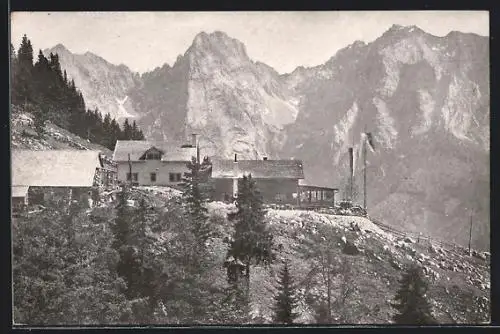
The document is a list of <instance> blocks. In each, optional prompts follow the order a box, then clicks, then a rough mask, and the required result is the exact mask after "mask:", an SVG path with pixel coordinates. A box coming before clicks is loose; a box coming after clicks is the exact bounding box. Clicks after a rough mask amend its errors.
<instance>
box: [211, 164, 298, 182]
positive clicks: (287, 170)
mask: <svg viewBox="0 0 500 334" xmlns="http://www.w3.org/2000/svg"><path fill="white" fill-rule="evenodd" d="M235 165H237V166H235ZM235 167H236V168H237V169H236V170H235ZM248 174H252V177H253V178H286V179H303V178H304V170H303V166H302V161H301V160H239V161H238V162H237V163H235V162H234V161H233V160H214V161H212V177H213V178H233V177H242V176H243V175H248Z"/></svg>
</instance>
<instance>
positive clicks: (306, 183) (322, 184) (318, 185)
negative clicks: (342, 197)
mask: <svg viewBox="0 0 500 334" xmlns="http://www.w3.org/2000/svg"><path fill="white" fill-rule="evenodd" d="M299 186H300V187H301V188H304V189H307V188H308V189H315V188H316V189H328V190H339V189H338V188H335V187H332V186H331V185H330V184H328V183H326V182H319V183H311V182H309V181H307V180H305V179H304V180H300V181H299Z"/></svg>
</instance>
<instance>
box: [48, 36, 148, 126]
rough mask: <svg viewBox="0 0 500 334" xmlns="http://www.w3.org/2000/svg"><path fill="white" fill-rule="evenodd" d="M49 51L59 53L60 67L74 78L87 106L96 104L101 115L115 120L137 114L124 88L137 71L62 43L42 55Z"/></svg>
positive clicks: (133, 82)
mask: <svg viewBox="0 0 500 334" xmlns="http://www.w3.org/2000/svg"><path fill="white" fill-rule="evenodd" d="M50 53H54V54H56V53H57V54H58V55H59V61H60V63H61V68H62V69H63V70H66V72H67V74H68V79H69V80H71V79H73V80H74V81H75V85H76V86H77V87H78V89H79V90H80V91H81V92H82V94H83V96H84V99H85V103H86V107H87V108H89V109H92V110H94V109H95V108H98V109H99V110H100V111H101V113H102V114H103V115H105V114H106V113H109V114H110V115H111V118H116V119H117V121H120V120H121V119H122V118H125V117H135V116H137V113H136V111H135V110H134V109H133V107H132V104H131V101H130V100H129V97H128V96H127V94H128V93H127V92H128V90H129V89H130V88H132V87H135V86H136V85H137V82H138V74H136V73H133V72H132V71H130V69H129V68H128V67H127V66H125V65H118V66H117V65H114V64H111V63H109V62H107V61H106V60H104V59H103V58H101V57H99V56H97V55H95V54H93V53H91V52H86V53H84V54H73V53H71V52H70V51H69V50H68V49H66V47H64V46H63V45H62V44H58V45H56V46H54V47H53V48H51V49H46V50H44V54H45V56H48V55H49V54H50ZM120 123H121V122H120Z"/></svg>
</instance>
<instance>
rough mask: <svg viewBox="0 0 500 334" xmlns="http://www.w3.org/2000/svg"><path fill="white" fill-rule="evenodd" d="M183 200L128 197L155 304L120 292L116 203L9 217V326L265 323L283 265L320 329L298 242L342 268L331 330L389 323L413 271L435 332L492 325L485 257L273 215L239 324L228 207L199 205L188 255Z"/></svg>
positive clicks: (344, 222) (146, 190)
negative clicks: (201, 219) (437, 326)
mask: <svg viewBox="0 0 500 334" xmlns="http://www.w3.org/2000/svg"><path fill="white" fill-rule="evenodd" d="M180 195H181V193H180V192H179V191H175V190H169V189H168V188H154V187H137V188H132V189H130V191H128V195H127V203H128V205H129V206H127V207H126V210H129V211H127V212H128V217H131V218H130V219H131V220H130V221H129V223H130V229H131V231H132V232H133V233H132V236H131V238H132V239H129V242H130V243H131V245H134V246H133V247H132V248H131V249H132V251H131V252H132V253H133V254H136V255H137V256H139V255H138V254H142V261H143V262H141V263H143V264H144V266H145V267H144V270H145V272H147V273H149V274H148V275H149V276H147V277H148V279H143V280H140V282H142V284H152V287H150V288H151V289H153V290H151V291H155V292H154V293H151V294H150V296H155V298H156V302H155V303H154V304H150V302H151V299H148V298H146V297H144V296H140V295H127V293H128V292H127V291H130V290H128V289H127V288H126V287H127V284H126V282H125V280H124V279H123V278H120V275H119V274H118V272H117V266H118V263H119V262H120V259H121V258H122V259H123V253H121V252H123V249H115V248H114V246H113V243H114V242H115V240H116V236H117V235H116V233H115V232H113V231H115V229H116V224H117V223H116V222H117V217H119V215H120V210H124V206H120V201H122V204H123V199H120V196H118V198H116V197H115V200H114V201H113V202H109V198H108V199H102V201H101V203H99V204H98V205H97V206H96V207H94V208H92V209H88V208H87V209H85V208H79V207H77V206H75V207H72V208H71V211H70V212H71V215H69V214H67V213H64V212H65V211H63V210H60V208H53V207H50V206H49V207H47V208H46V209H45V210H43V211H38V212H33V213H24V214H23V215H21V216H20V217H17V218H14V219H13V245H14V258H13V264H14V306H15V308H14V321H15V323H18V324H19V323H21V324H30V325H35V324H44V325H55V324H80V325H83V324H128V323H162V324H166V323H169V324H172V323H181V324H190V323H221V324H231V323H270V322H272V312H273V311H272V305H273V296H274V294H275V293H276V281H277V275H278V272H279V270H280V268H281V267H282V261H283V260H288V263H289V267H290V273H291V275H292V277H293V278H294V281H295V282H297V295H298V304H297V309H296V312H297V313H298V315H299V316H298V319H297V320H296V322H297V323H306V324H307V323H318V322H321V319H320V318H318V313H320V310H321V307H322V306H321V304H322V302H324V301H325V298H326V292H325V286H324V284H322V279H321V275H320V272H321V263H320V262H321V261H320V258H318V257H314V256H311V254H312V253H311V249H310V248H309V251H308V250H307V247H306V246H307V245H309V246H308V247H313V249H314V250H316V251H318V252H319V253H321V252H322V250H327V251H328V252H331V254H334V259H335V261H340V262H341V263H343V264H344V265H343V266H340V267H336V268H338V271H337V272H335V273H334V280H333V282H332V289H331V293H332V302H333V304H332V309H333V319H332V322H334V323H352V324H369V323H388V322H391V317H392V315H393V313H394V310H393V309H391V307H390V303H391V302H392V301H393V298H394V295H395V290H396V288H397V284H398V283H397V282H398V280H399V278H400V276H401V275H402V273H403V271H404V268H405V267H406V266H407V265H409V264H411V263H417V264H419V265H420V266H422V267H423V270H424V272H425V273H426V279H427V280H428V282H429V285H430V289H429V292H428V298H429V300H430V303H431V305H432V308H433V314H434V316H435V318H436V319H437V320H438V322H439V323H479V322H488V321H489V289H490V286H489V281H490V276H489V256H488V254H482V253H475V256H469V255H468V254H466V253H467V252H466V251H465V250H464V249H460V248H458V249H449V248H446V247H443V246H439V245H436V244H433V243H432V242H431V243H429V242H428V241H423V240H412V239H411V238H408V237H404V236H399V235H395V234H392V233H390V232H386V231H384V230H382V229H381V228H380V227H379V226H377V225H376V224H374V223H372V222H371V221H370V220H368V219H366V218H362V217H351V216H334V215H328V214H322V213H317V212H311V211H294V210H275V209H268V210H267V212H266V215H265V222H266V223H267V225H268V227H269V230H270V231H271V233H272V235H273V246H272V247H273V252H274V254H275V257H274V259H273V261H272V263H271V265H269V266H265V265H256V266H252V274H251V279H250V293H249V297H250V308H249V310H248V315H247V316H246V317H238V316H237V315H236V313H235V311H234V310H232V309H231V308H228V306H227V295H228V293H227V291H228V289H229V285H228V283H227V276H226V270H225V268H224V267H223V263H224V260H225V259H226V255H227V250H228V247H229V246H228V243H227V240H228V239H230V238H231V235H232V234H233V229H234V223H232V222H231V221H229V220H228V219H227V215H228V213H230V212H234V210H235V207H234V205H232V204H231V205H228V204H223V203H219V202H210V203H207V204H206V207H207V209H208V222H209V223H210V225H211V226H212V228H213V235H212V237H211V238H210V239H209V240H208V241H207V242H206V245H208V247H207V248H206V253H203V255H202V256H200V257H197V258H196V257H195V258H191V257H189V256H190V254H191V255H193V254H192V252H193V251H192V249H193V248H195V244H196V241H195V239H193V237H192V234H191V233H190V232H189V231H190V228H188V227H189V226H190V221H191V220H190V219H189V218H188V217H189V215H188V213H187V211H186V210H187V209H186V206H185V205H184V204H182V203H183V201H182V199H181V198H180ZM134 217H141V218H140V219H139V218H138V219H135V218H134ZM141 231H142V232H141ZM141 233H142V234H141ZM120 254H122V255H120ZM191 261H194V262H191ZM190 263H191V264H192V265H191V266H190ZM193 263H194V264H193ZM148 270H149V271H148ZM137 275H142V274H137ZM144 275H146V274H144ZM346 287H348V289H346ZM141 289H143V290H141V291H146V290H147V289H146V287H143V288H141ZM148 291H149V290H148ZM342 291H349V293H347V295H346V296H345V298H340V294H341V292H342ZM149 298H152V297H149Z"/></svg>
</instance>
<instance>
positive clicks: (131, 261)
mask: <svg viewBox="0 0 500 334" xmlns="http://www.w3.org/2000/svg"><path fill="white" fill-rule="evenodd" d="M128 197H129V191H128V189H127V187H126V186H125V187H123V189H122V191H120V192H119V193H118V204H117V206H116V216H115V220H114V223H113V224H112V225H111V230H112V232H113V236H114V240H113V243H112V247H113V248H114V249H115V250H116V251H117V252H118V254H119V255H120V259H119V261H118V265H117V272H118V275H119V276H120V277H123V279H124V280H125V282H126V283H127V289H126V290H125V291H124V292H125V293H126V295H127V297H128V298H134V297H136V291H137V287H136V284H135V282H137V277H139V276H140V273H139V268H138V267H139V264H138V263H137V262H138V259H137V258H136V257H135V256H134V250H133V247H132V245H131V242H130V241H131V235H132V229H131V223H132V217H133V213H132V210H131V208H130V207H129V206H128V205H127V200H128Z"/></svg>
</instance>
